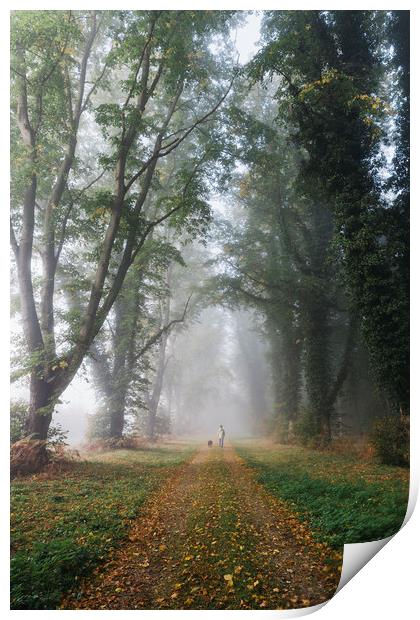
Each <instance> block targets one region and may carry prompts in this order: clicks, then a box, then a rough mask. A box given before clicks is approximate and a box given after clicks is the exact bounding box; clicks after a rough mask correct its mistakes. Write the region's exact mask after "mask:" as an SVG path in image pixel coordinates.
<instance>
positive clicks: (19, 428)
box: [10, 399, 28, 443]
mask: <svg viewBox="0 0 420 620" xmlns="http://www.w3.org/2000/svg"><path fill="white" fill-rule="evenodd" d="M27 411H28V405H27V403H25V401H24V400H21V399H20V400H15V401H12V402H11V403H10V443H15V442H16V441H19V440H20V439H23V438H24V436H25V420H26V413H27Z"/></svg>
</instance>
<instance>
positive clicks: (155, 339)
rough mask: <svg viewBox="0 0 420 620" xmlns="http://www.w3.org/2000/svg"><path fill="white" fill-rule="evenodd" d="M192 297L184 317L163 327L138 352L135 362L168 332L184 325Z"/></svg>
mask: <svg viewBox="0 0 420 620" xmlns="http://www.w3.org/2000/svg"><path fill="white" fill-rule="evenodd" d="M191 297H192V293H191V295H190V296H189V297H188V299H187V302H186V304H185V307H184V311H183V313H182V316H181V317H180V318H178V319H172V321H169V323H168V324H167V325H165V326H164V327H162V329H159V330H158V331H157V332H156V333H155V334H154V335H153V336H152V337H151V338H149V340H148V341H147V342H146V344H145V345H143V346H142V348H141V349H140V351H138V352H137V354H136V355H135V357H134V359H135V360H138V359H139V358H140V357H142V355H144V354H145V353H146V351H148V350H149V349H150V348H151V347H152V346H153V345H154V344H155V343H156V342H158V340H160V338H161V337H162V336H163V334H166V333H167V332H169V331H170V330H171V329H172V327H173V326H174V325H177V324H178V323H183V322H184V321H185V318H186V316H187V310H188V306H189V303H190V300H191Z"/></svg>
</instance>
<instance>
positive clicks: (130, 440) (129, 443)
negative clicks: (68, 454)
mask: <svg viewBox="0 0 420 620" xmlns="http://www.w3.org/2000/svg"><path fill="white" fill-rule="evenodd" d="M145 443H146V440H145V439H144V438H142V437H139V436H138V435H125V436H124V437H108V439H97V440H96V441H91V442H89V443H88V444H87V445H86V449H87V450H89V451H92V452H108V451H109V450H138V449H140V448H143V447H144V446H145Z"/></svg>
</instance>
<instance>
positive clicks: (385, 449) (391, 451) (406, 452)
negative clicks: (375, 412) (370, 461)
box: [370, 415, 410, 467]
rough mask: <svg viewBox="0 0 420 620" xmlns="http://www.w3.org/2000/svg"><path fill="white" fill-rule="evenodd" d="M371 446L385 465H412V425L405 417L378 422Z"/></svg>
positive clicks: (394, 416)
mask: <svg viewBox="0 0 420 620" xmlns="http://www.w3.org/2000/svg"><path fill="white" fill-rule="evenodd" d="M370 441H371V444H372V446H373V448H374V450H375V452H376V454H377V456H378V457H379V458H380V460H381V462H382V463H383V464H384V465H399V466H401V467H408V466H409V464H410V423H409V417H408V416H405V415H393V416H387V417H385V418H381V419H379V420H377V421H376V422H375V424H374V426H373V429H372V432H371V435H370Z"/></svg>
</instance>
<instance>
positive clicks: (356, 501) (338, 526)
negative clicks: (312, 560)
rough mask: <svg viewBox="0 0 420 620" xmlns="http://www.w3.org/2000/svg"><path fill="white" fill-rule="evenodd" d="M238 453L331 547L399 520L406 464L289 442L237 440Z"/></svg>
mask: <svg viewBox="0 0 420 620" xmlns="http://www.w3.org/2000/svg"><path fill="white" fill-rule="evenodd" d="M235 447H236V449H237V451H238V453H239V454H240V455H241V456H242V458H244V459H245V461H246V462H247V463H248V465H250V466H251V467H253V468H254V469H255V470H256V476H257V480H258V482H260V483H262V484H263V485H265V486H266V487H267V488H268V489H269V490H270V492H271V493H273V495H275V496H276V497H278V498H280V499H283V500H286V501H287V502H288V503H289V505H291V507H292V508H293V509H294V510H295V511H296V513H297V514H298V515H299V517H300V518H301V519H303V520H305V521H308V523H309V524H310V526H311V528H312V529H313V531H314V536H315V538H316V539H318V540H320V541H322V542H326V543H328V544H329V545H331V546H332V547H334V548H340V547H342V545H343V544H344V543H357V542H367V541H372V540H378V539H380V538H385V537H387V536H390V535H392V534H395V533H396V532H397V531H398V530H399V528H400V527H401V524H402V522H403V520H404V516H405V512H406V508H407V501H408V490H409V475H408V471H407V470H406V469H403V468H400V467H390V466H383V465H378V464H376V463H373V462H369V461H361V460H360V459H357V458H356V457H348V456H342V455H336V454H329V453H324V452H317V451H315V450H308V449H305V448H300V447H295V446H276V447H269V448H267V446H266V445H264V443H263V442H258V441H257V442H253V444H251V443H250V442H248V441H241V442H237V443H236V444H235Z"/></svg>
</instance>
